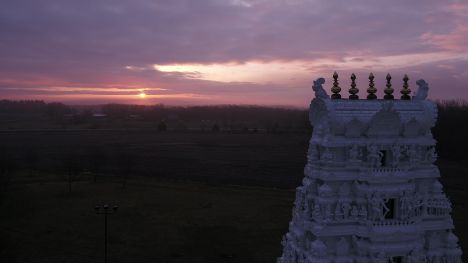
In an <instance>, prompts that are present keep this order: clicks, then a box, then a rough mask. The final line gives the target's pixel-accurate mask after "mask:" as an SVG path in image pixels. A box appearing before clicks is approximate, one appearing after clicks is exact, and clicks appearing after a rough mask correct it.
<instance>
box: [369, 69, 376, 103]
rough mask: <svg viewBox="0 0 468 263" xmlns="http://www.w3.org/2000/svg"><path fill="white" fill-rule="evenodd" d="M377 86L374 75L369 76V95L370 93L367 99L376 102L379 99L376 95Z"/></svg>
mask: <svg viewBox="0 0 468 263" xmlns="http://www.w3.org/2000/svg"><path fill="white" fill-rule="evenodd" d="M374 86H375V84H374V74H372V72H371V74H369V88H368V89H367V93H369V94H368V95H367V99H368V100H375V99H377V96H376V95H375V93H376V92H377V89H376V88H375V87H374Z"/></svg>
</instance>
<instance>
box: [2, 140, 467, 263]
mask: <svg viewBox="0 0 468 263" xmlns="http://www.w3.org/2000/svg"><path fill="white" fill-rule="evenodd" d="M309 136H310V135H309V134H227V133H150V132H143V131H132V132H128V131H127V132H124V131H94V132H91V131H87V132H83V131H81V132H73V131H69V132H15V133H2V134H1V140H0V144H1V145H3V146H4V147H5V149H6V151H8V152H10V153H11V156H12V157H14V158H15V159H17V161H21V160H22V157H21V151H20V150H21V149H29V150H32V151H38V152H39V153H40V156H39V160H38V161H37V167H35V168H34V169H27V168H26V165H21V164H20V165H19V168H18V169H17V170H16V171H15V173H14V174H13V176H12V178H11V181H10V183H9V187H8V189H7V192H6V197H5V199H4V202H3V203H2V204H1V205H0V237H1V238H0V261H1V262H103V220H104V219H103V217H102V216H99V215H96V214H95V212H94V206H95V205H96V204H97V203H99V202H101V201H104V202H116V203H117V204H118V205H119V207H120V208H119V211H118V212H117V214H115V215H111V216H110V218H109V224H110V226H109V227H110V236H109V244H110V247H109V252H110V262H247V263H248V262H274V261H275V259H276V257H278V256H279V255H280V254H281V245H280V241H281V237H282V235H283V234H284V233H285V232H286V231H287V226H288V222H289V220H290V219H291V209H292V205H293V201H294V190H293V189H294V187H295V186H297V185H299V184H300V181H301V179H302V177H303V175H302V169H303V167H304V164H305V161H306V160H305V158H306V156H305V154H306V151H307V146H308V145H307V144H308V139H309ZM95 146H99V147H102V149H105V151H106V153H107V155H108V156H107V158H106V161H105V162H106V165H105V167H104V168H103V169H102V175H101V176H99V177H98V178H97V182H96V183H94V182H93V178H92V177H91V176H90V175H89V174H88V175H82V176H80V177H79V178H78V179H77V181H76V182H74V183H73V185H72V192H71V193H68V186H67V183H66V181H65V180H64V172H63V171H62V169H61V168H60V167H61V166H62V163H61V161H62V159H61V156H62V155H63V154H66V153H67V152H69V151H74V152H78V153H85V152H86V151H87V149H88V148H89V147H95ZM123 152H126V153H132V154H134V156H135V159H136V161H135V162H136V163H135V167H134V168H133V170H132V174H131V176H129V178H128V182H127V183H126V186H125V188H123V184H122V180H121V178H120V176H119V175H118V169H117V170H116V169H114V168H115V167H113V166H115V165H117V164H116V163H115V162H113V161H110V160H112V159H113V158H115V157H116V156H118V155H119V153H123ZM439 165H440V168H441V173H442V183H443V184H444V188H445V189H446V192H447V194H448V195H449V197H450V198H451V200H452V202H453V203H454V212H453V215H454V221H455V224H456V227H457V228H456V231H455V232H456V234H457V235H458V237H459V238H460V243H461V245H462V246H463V248H464V250H465V251H468V246H467V245H468V227H467V226H466V225H465V224H464V222H466V219H467V215H468V202H467V200H468V199H467V197H468V193H467V191H466V189H468V179H467V178H468V177H467V174H468V169H467V168H466V167H467V166H466V163H460V162H452V161H448V160H442V161H440V162H439ZM466 260H468V258H466V257H465V261H466Z"/></svg>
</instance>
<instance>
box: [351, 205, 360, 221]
mask: <svg viewBox="0 0 468 263" xmlns="http://www.w3.org/2000/svg"><path fill="white" fill-rule="evenodd" d="M358 216H359V209H358V207H357V206H355V205H353V208H351V219H352V220H357V218H358Z"/></svg>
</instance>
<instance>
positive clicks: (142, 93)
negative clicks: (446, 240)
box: [138, 92, 146, 99]
mask: <svg viewBox="0 0 468 263" xmlns="http://www.w3.org/2000/svg"><path fill="white" fill-rule="evenodd" d="M138 96H139V97H140V98H141V99H144V98H146V93H144V92H140V94H138Z"/></svg>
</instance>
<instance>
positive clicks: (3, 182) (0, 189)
mask: <svg viewBox="0 0 468 263" xmlns="http://www.w3.org/2000/svg"><path fill="white" fill-rule="evenodd" d="M14 168H15V163H14V160H13V158H12V156H11V154H10V153H8V152H7V150H6V149H5V147H0V204H1V203H2V202H3V200H4V199H5V196H6V193H7V190H8V186H9V184H10V181H11V174H12V173H13V171H14Z"/></svg>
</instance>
